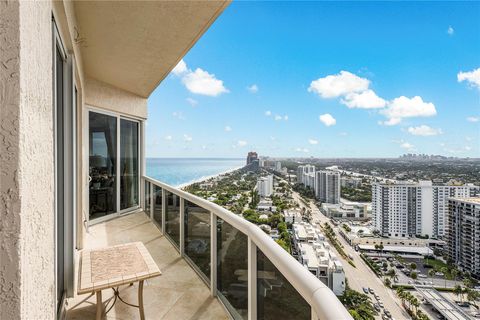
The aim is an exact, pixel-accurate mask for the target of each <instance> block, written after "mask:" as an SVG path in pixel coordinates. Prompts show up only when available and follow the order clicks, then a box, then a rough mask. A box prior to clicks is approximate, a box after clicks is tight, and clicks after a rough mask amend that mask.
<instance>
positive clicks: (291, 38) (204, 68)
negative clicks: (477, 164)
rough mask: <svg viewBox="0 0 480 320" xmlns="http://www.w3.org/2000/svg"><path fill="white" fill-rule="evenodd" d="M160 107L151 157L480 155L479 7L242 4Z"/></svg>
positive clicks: (183, 67)
mask: <svg viewBox="0 0 480 320" xmlns="http://www.w3.org/2000/svg"><path fill="white" fill-rule="evenodd" d="M148 109H149V115H148V116H149V118H148V123H147V129H146V131H147V156H149V157H244V156H245V155H246V153H247V152H248V151H250V150H255V151H257V152H258V153H259V154H261V155H268V156H283V157H310V156H313V157H397V156H399V155H401V154H403V153H410V152H411V153H428V154H443V155H447V156H458V157H467V156H469V157H480V142H479V141H480V4H479V3H478V2H454V3H450V2H419V3H416V2H372V3H368V2H336V3H329V2H302V3H298V2H233V3H232V4H231V5H230V6H229V7H228V8H227V9H226V10H225V12H224V13H223V14H222V15H221V16H220V17H219V18H218V19H217V20H216V21H215V22H214V23H213V25H212V26H211V27H210V29H209V30H208V31H207V32H206V33H205V34H204V35H203V37H202V38H201V39H200V40H199V41H198V42H197V43H196V44H195V45H194V47H193V48H192V49H191V50H190V52H188V54H187V55H186V56H185V57H184V59H183V60H182V63H180V64H179V65H178V66H177V67H176V68H175V69H174V70H173V71H172V73H171V74H170V75H169V76H168V77H167V78H166V79H165V80H164V81H163V82H162V83H161V84H160V86H159V87H158V88H157V89H156V90H155V91H154V92H153V94H152V95H151V96H150V98H149V101H148Z"/></svg>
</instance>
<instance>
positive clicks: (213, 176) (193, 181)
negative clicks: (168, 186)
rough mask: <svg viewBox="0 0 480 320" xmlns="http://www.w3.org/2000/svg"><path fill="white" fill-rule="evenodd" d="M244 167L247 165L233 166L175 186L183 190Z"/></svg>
mask: <svg viewBox="0 0 480 320" xmlns="http://www.w3.org/2000/svg"><path fill="white" fill-rule="evenodd" d="M243 167H245V166H241V167H237V168H233V169H228V170H226V171H223V172H219V173H216V174H212V175H210V176H203V177H200V178H198V179H194V180H191V181H189V182H185V183H181V184H179V185H177V186H175V188H178V189H181V190H183V188H186V187H188V186H190V185H192V184H194V183H200V182H203V181H206V180H210V179H213V178H216V177H219V176H223V175H225V174H227V173H231V172H234V171H237V170H240V169H242V168H243Z"/></svg>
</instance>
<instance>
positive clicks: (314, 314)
mask: <svg viewBox="0 0 480 320" xmlns="http://www.w3.org/2000/svg"><path fill="white" fill-rule="evenodd" d="M312 320H318V317H317V314H316V313H315V310H313V308H312Z"/></svg>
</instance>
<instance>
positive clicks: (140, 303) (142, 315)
mask: <svg viewBox="0 0 480 320" xmlns="http://www.w3.org/2000/svg"><path fill="white" fill-rule="evenodd" d="M138 309H139V310H140V319H141V320H145V311H144V310H143V280H140V282H139V284H138Z"/></svg>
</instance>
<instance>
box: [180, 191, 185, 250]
mask: <svg viewBox="0 0 480 320" xmlns="http://www.w3.org/2000/svg"><path fill="white" fill-rule="evenodd" d="M184 254H185V200H184V199H183V198H180V256H182V257H183V255H184Z"/></svg>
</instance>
